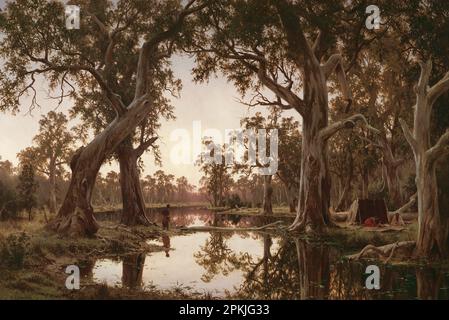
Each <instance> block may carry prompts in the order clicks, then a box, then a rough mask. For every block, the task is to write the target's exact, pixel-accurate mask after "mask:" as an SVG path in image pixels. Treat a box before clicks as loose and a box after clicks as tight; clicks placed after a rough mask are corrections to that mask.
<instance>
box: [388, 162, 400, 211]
mask: <svg viewBox="0 0 449 320" xmlns="http://www.w3.org/2000/svg"><path fill="white" fill-rule="evenodd" d="M383 171H384V177H385V179H386V181H387V188H388V195H389V200H390V201H389V203H390V204H391V205H392V206H393V208H391V209H393V210H396V209H397V208H398V207H399V206H400V205H401V204H402V202H403V194H402V191H401V184H400V181H399V173H398V166H396V165H395V164H394V163H384V165H383Z"/></svg>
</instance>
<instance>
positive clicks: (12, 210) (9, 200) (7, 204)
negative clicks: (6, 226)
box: [0, 181, 18, 219]
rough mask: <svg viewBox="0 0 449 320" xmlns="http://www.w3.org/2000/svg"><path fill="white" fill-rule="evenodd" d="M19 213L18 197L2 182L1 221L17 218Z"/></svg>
mask: <svg viewBox="0 0 449 320" xmlns="http://www.w3.org/2000/svg"><path fill="white" fill-rule="evenodd" d="M17 213H18V206H17V195H16V192H15V190H14V189H13V188H11V186H9V185H7V184H5V183H4V182H3V181H0V219H6V218H15V217H16V216H17Z"/></svg>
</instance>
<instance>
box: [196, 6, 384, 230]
mask: <svg viewBox="0 0 449 320" xmlns="http://www.w3.org/2000/svg"><path fill="white" fill-rule="evenodd" d="M333 9H335V8H333ZM339 9H341V8H339ZM337 10H338V8H337ZM254 17H257V19H255V18H254ZM301 20H306V19H301V17H300V16H299V9H298V6H296V5H295V4H293V3H292V2H287V1H283V0H279V1H246V2H243V1H228V2H223V3H222V2H221V1H217V2H216V3H214V6H212V7H211V8H210V10H206V11H205V12H204V16H202V21H203V22H205V24H204V25H205V27H204V30H202V31H201V34H197V35H195V39H196V41H194V43H193V44H192V45H191V47H190V48H189V50H188V51H189V52H191V53H196V57H197V61H198V65H197V67H196V68H195V70H194V71H195V73H196V76H197V80H200V81H201V80H205V79H207V77H208V76H209V75H210V74H211V73H215V72H217V71H221V72H223V73H224V74H226V75H227V76H228V79H229V80H231V81H233V82H234V83H235V84H236V87H237V89H238V90H239V91H240V92H241V93H242V95H244V94H246V93H247V91H253V92H254V91H255V92H256V94H255V96H254V98H255V101H256V102H258V103H259V105H264V106H269V105H276V106H278V107H280V108H282V109H292V110H296V111H297V112H298V113H299V114H300V115H301V117H302V156H301V159H298V161H301V173H302V174H301V180H300V191H299V195H298V200H299V205H298V208H297V217H296V219H295V221H294V223H293V224H292V225H291V227H290V229H291V230H300V231H302V230H307V231H312V232H315V231H316V232H318V233H319V232H321V231H323V229H324V228H325V227H326V226H328V225H330V224H331V220H330V215H329V206H330V183H331V182H330V174H329V170H328V159H327V141H328V139H329V138H330V137H332V136H333V135H334V134H335V133H337V132H338V131H340V130H342V129H345V128H352V127H353V126H354V125H355V124H356V122H358V121H360V122H362V123H363V124H365V125H367V121H366V119H365V117H364V116H363V115H361V114H356V115H352V116H349V117H347V118H346V119H343V120H339V121H336V122H335V123H332V124H329V120H328V118H329V115H328V112H329V104H328V87H327V82H328V81H329V80H330V79H329V78H330V77H331V75H334V74H335V75H336V78H337V80H338V82H339V83H340V88H341V92H342V94H343V97H344V99H346V100H347V101H348V106H349V105H350V101H351V93H350V90H349V86H348V83H347V82H346V76H345V72H344V68H343V58H342V55H341V54H331V55H328V59H327V60H326V61H325V62H324V63H321V62H320V60H321V58H322V57H323V55H324V53H325V52H326V51H330V50H328V49H331V48H327V49H326V48H324V47H325V45H324V44H326V45H327V41H333V40H334V38H333V37H332V36H329V33H326V32H324V38H325V41H321V40H322V38H323V37H322V35H323V34H322V33H318V34H319V35H318V36H317V37H316V39H315V41H314V43H313V44H312V43H310V42H309V40H308V37H307V36H306V33H305V31H304V28H303V25H304V24H306V23H305V22H304V21H301ZM307 22H310V21H307ZM330 23H333V22H332V21H331V22H330ZM308 29H310V28H308ZM317 30H319V28H317V29H315V32H316V31H317ZM311 33H312V32H310V30H309V32H308V34H311ZM328 47H329V46H328ZM295 85H296V86H295ZM267 91H269V92H271V95H274V96H275V98H270V97H267V95H268V93H267ZM301 91H302V97H301V95H300V92H301ZM254 98H253V99H254ZM373 130H375V129H374V128H373ZM298 143H299V142H298Z"/></svg>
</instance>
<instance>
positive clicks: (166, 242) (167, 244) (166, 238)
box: [162, 234, 170, 258]
mask: <svg viewBox="0 0 449 320" xmlns="http://www.w3.org/2000/svg"><path fill="white" fill-rule="evenodd" d="M162 245H163V246H164V252H165V256H166V257H167V258H169V257H170V237H169V236H168V235H166V234H163V235H162Z"/></svg>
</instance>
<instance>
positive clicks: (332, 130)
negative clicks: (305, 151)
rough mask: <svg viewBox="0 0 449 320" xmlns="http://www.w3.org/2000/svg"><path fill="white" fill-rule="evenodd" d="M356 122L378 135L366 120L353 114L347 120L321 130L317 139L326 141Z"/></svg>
mask: <svg viewBox="0 0 449 320" xmlns="http://www.w3.org/2000/svg"><path fill="white" fill-rule="evenodd" d="M357 121H362V122H363V123H364V126H365V127H366V128H367V129H368V130H370V131H372V132H374V133H376V134H380V131H379V130H377V129H376V128H374V127H371V126H370V125H369V123H368V121H367V120H366V118H365V117H364V116H363V115H362V114H355V115H353V116H350V117H349V118H346V119H344V120H340V121H337V122H335V123H333V124H331V125H329V126H327V127H326V128H324V129H321V130H320V132H319V137H320V139H321V140H322V141H326V140H328V139H329V138H331V137H332V136H333V135H334V134H336V133H337V132H338V131H340V130H342V129H350V128H353V127H354V126H355V123H356V122H357Z"/></svg>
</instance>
